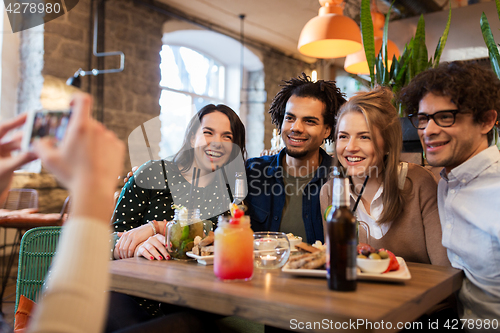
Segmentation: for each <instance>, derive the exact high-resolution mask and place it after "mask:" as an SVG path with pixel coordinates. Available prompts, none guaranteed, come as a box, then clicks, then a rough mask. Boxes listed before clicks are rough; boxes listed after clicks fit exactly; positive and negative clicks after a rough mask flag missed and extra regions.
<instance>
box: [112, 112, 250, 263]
mask: <svg viewBox="0 0 500 333" xmlns="http://www.w3.org/2000/svg"><path fill="white" fill-rule="evenodd" d="M245 151H246V150H245V127H244V125H243V123H242V122H241V120H240V118H239V117H238V115H237V114H236V113H235V112H234V111H233V110H232V109H231V108H229V107H228V106H226V105H222V104H219V105H213V104H209V105H206V106H205V107H203V108H202V109H201V110H200V111H198V113H197V114H196V115H195V116H194V117H193V118H192V119H191V121H190V122H189V125H188V128H187V130H186V134H185V136H184V141H183V144H182V147H181V149H180V150H179V152H178V153H177V154H175V155H174V157H173V159H172V161H169V160H156V161H149V162H147V163H145V164H143V165H142V166H141V167H140V168H139V169H138V170H137V171H136V172H135V173H134V175H133V176H132V177H130V179H129V180H128V182H127V183H126V184H125V186H124V187H123V189H122V191H121V193H120V196H119V199H118V202H117V205H116V208H115V220H114V221H113V228H114V231H115V232H118V234H117V235H118V236H121V237H120V239H119V240H117V243H116V245H115V247H114V250H113V256H114V258H115V259H121V258H128V257H132V256H134V255H135V256H144V257H145V258H147V259H149V260H154V259H158V260H162V259H167V258H168V254H167V252H166V250H165V246H164V244H165V238H164V230H165V223H166V221H170V220H172V219H173V216H174V209H173V208H172V204H173V203H176V204H178V205H179V204H180V205H183V206H188V205H189V204H190V203H189V199H190V197H191V193H190V192H189V191H190V189H191V187H192V186H191V184H192V183H193V179H192V178H193V168H196V169H198V170H200V175H199V176H200V177H199V185H198V186H199V187H198V188H197V189H196V195H195V200H196V204H195V206H194V208H200V218H202V219H207V218H212V220H213V221H215V216H216V215H219V214H220V213H221V212H225V211H227V209H228V207H229V203H230V202H229V198H228V197H227V196H226V195H225V194H224V190H225V189H226V187H225V184H224V183H223V182H221V179H220V177H216V176H215V173H214V172H213V171H215V170H216V169H217V168H222V167H223V166H225V165H227V164H228V163H230V162H231V161H233V160H235V158H236V157H237V156H240V155H243V156H244V154H245ZM191 204H193V203H191ZM160 221H163V222H160Z"/></svg>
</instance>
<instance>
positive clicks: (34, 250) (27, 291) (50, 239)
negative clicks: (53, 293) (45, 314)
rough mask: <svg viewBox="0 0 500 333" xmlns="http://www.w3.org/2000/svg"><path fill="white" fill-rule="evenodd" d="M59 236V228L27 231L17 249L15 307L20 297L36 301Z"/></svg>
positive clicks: (40, 228) (41, 228)
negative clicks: (17, 264)
mask: <svg viewBox="0 0 500 333" xmlns="http://www.w3.org/2000/svg"><path fill="white" fill-rule="evenodd" d="M60 234H61V227H39V228H33V229H30V230H28V231H27V232H26V233H25V234H24V236H23V238H22V240H21V247H20V249H19V266H18V272H17V285H16V307H15V310H16V311H17V306H18V304H19V298H20V297H21V295H24V296H25V297H27V298H29V299H31V300H32V301H35V302H36V300H37V297H38V294H39V293H40V291H41V289H42V285H43V283H44V280H45V276H46V275H47V271H48V270H49V267H50V264H51V262H52V257H53V256H54V254H55V252H56V248H57V243H58V241H59V235H60Z"/></svg>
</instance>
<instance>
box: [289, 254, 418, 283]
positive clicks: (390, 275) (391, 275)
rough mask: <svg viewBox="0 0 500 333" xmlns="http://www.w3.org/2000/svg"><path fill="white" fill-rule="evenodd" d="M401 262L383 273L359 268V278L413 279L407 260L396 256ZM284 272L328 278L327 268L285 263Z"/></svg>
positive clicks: (392, 280)
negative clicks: (312, 267)
mask: <svg viewBox="0 0 500 333" xmlns="http://www.w3.org/2000/svg"><path fill="white" fill-rule="evenodd" d="M396 258H397V259H398V262H399V269H398V270H397V271H392V272H387V273H382V274H372V273H363V272H361V271H360V270H359V268H358V274H357V275H358V280H371V281H387V282H403V281H406V280H409V279H411V274H410V270H409V269H408V266H406V262H405V260H404V259H403V258H401V257H396ZM281 270H282V271H283V272H284V273H287V274H291V275H296V276H312V277H323V278H326V270H323V269H290V268H287V265H285V266H284V267H283V268H282V269H281Z"/></svg>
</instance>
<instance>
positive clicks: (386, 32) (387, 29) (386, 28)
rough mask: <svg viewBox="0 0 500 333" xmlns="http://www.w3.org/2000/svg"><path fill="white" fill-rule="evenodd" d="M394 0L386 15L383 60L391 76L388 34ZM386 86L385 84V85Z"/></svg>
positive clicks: (387, 72)
mask: <svg viewBox="0 0 500 333" xmlns="http://www.w3.org/2000/svg"><path fill="white" fill-rule="evenodd" d="M395 1H396V0H394V1H393V2H392V3H391V6H390V7H389V11H388V12H387V14H385V23H384V34H383V35H382V52H383V53H382V58H383V59H384V68H385V70H386V74H387V75H388V74H389V71H388V68H387V67H388V56H387V39H388V34H389V19H390V18H391V10H392V6H393V5H394V2H395ZM384 85H385V84H384Z"/></svg>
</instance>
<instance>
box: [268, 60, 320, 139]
mask: <svg viewBox="0 0 500 333" xmlns="http://www.w3.org/2000/svg"><path fill="white" fill-rule="evenodd" d="M263 63H264V73H265V79H264V82H265V87H266V91H267V101H266V103H265V110H266V112H265V117H264V125H265V133H264V146H265V148H266V149H269V148H271V138H272V137H273V129H274V128H275V125H274V124H273V123H272V122H271V116H270V115H269V112H268V111H269V107H270V105H271V102H272V101H273V98H274V96H275V95H276V94H277V93H278V92H279V91H280V90H281V88H282V87H281V86H280V85H281V84H283V82H282V81H283V80H289V79H290V78H292V77H297V76H299V75H300V74H301V73H302V72H304V73H306V74H307V75H311V70H310V68H309V65H307V64H306V63H304V62H300V61H298V60H294V59H291V58H288V57H284V56H280V55H277V54H275V53H267V54H265V55H264V60H263Z"/></svg>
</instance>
